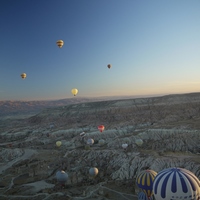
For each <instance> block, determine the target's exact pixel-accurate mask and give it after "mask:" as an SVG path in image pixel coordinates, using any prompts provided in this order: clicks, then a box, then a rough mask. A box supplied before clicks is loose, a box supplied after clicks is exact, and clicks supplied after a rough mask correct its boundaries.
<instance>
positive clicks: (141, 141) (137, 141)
mask: <svg viewBox="0 0 200 200" xmlns="http://www.w3.org/2000/svg"><path fill="white" fill-rule="evenodd" d="M135 143H136V144H137V145H138V146H142V144H143V140H142V139H136V140H135Z"/></svg>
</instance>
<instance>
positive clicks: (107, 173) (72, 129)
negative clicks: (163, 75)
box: [0, 93, 200, 200]
mask: <svg viewBox="0 0 200 200" xmlns="http://www.w3.org/2000/svg"><path fill="white" fill-rule="evenodd" d="M100 124H103V125H104V126H105V130H104V131H103V132H102V133H101V132H99V131H98V128H97V127H98V125H100ZM83 131H84V132H85V133H86V137H85V138H84V139H82V138H81V137H80V133H81V132H83ZM88 138H93V139H94V144H93V145H91V146H88V145H86V140H87V139H88ZM139 138H140V139H142V140H143V142H144V143H143V144H142V146H138V145H137V144H136V140H137V139H139ZM100 139H104V140H105V144H99V140H100ZM56 141H61V142H62V145H61V146H60V147H57V146H56ZM123 143H127V144H128V147H127V149H126V150H124V149H123V148H122V144H123ZM199 154H200V93H193V94H182V95H168V96H163V97H152V98H137V99H125V100H110V101H98V102H85V103H77V104H70V105H65V106H63V105H62V106H59V107H53V108H48V109H45V110H43V111H41V112H40V113H38V114H36V115H34V116H31V117H27V118H23V119H16V118H13V119H7V118H4V119H1V120H0V199H5V200H7V199H13V200H19V199H27V200H29V199H30V200H34V199H37V200H40V199H45V200H51V199H61V200H62V199H70V200H82V199H84V200H89V199H90V200H93V199H96V200H107V199H114V200H131V199H132V200H133V199H137V193H138V192H139V189H138V188H137V186H136V185H135V179H136V176H137V174H138V173H139V172H140V171H141V170H144V169H146V168H150V169H152V170H154V171H156V172H159V171H161V170H162V169H164V168H168V167H182V168H186V169H188V170H190V171H192V172H193V173H194V174H195V175H196V176H197V177H198V178H200V155H199ZM90 167H97V168H98V170H99V173H98V175H97V176H96V177H95V178H91V177H90V176H89V172H88V171H89V169H90ZM61 169H62V170H65V172H66V173H67V174H68V176H69V177H68V180H67V182H66V184H65V185H64V186H61V185H60V184H59V183H58V182H57V180H56V177H55V174H56V172H57V171H58V170H61Z"/></svg>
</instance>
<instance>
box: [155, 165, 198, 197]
mask: <svg viewBox="0 0 200 200" xmlns="http://www.w3.org/2000/svg"><path fill="white" fill-rule="evenodd" d="M153 193H154V196H155V198H156V200H168V199H170V200H178V199H184V200H199V199H200V181H199V179H198V178H197V177H196V176H195V175H194V174H193V173H192V172H190V171H189V170H187V169H183V168H168V169H164V170H162V171H161V172H159V173H158V174H157V176H156V178H155V180H154V182H153Z"/></svg>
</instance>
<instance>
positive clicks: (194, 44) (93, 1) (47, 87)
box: [0, 0, 200, 100]
mask: <svg viewBox="0 0 200 200" xmlns="http://www.w3.org/2000/svg"><path fill="white" fill-rule="evenodd" d="M0 27H1V29H0V100H47V99H62V98H71V97H73V96H72V94H71V89H72V88H77V89H78V90H79V93H78V96H80V97H96V96H121V95H124V96H126V95H157V94H174V93H188V92H200V1H199V0H192V1H188V0H176V1H174V0H165V1H164V0H163V1H161V0H151V1H149V0H18V1H16V0H1V1H0ZM59 39H62V40H63V41H64V43H65V44H64V46H63V48H61V49H59V48H58V47H57V46H56V41H57V40H59ZM109 63H110V64H112V68H111V69H108V68H107V64H109ZM23 72H25V73H26V74H27V78H26V79H25V80H22V79H21V77H20V74H21V73H23Z"/></svg>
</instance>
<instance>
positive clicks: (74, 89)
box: [71, 88, 78, 96]
mask: <svg viewBox="0 0 200 200" xmlns="http://www.w3.org/2000/svg"><path fill="white" fill-rule="evenodd" d="M71 92H72V94H73V95H74V96H76V95H77V93H78V90H77V89H76V88H73V89H72V90H71Z"/></svg>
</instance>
